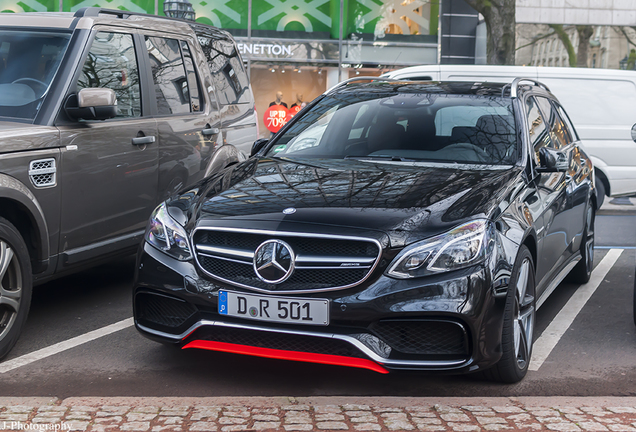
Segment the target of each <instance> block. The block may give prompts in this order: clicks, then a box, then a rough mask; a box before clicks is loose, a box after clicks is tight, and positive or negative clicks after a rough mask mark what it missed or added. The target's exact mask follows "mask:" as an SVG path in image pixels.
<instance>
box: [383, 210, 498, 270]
mask: <svg viewBox="0 0 636 432" xmlns="http://www.w3.org/2000/svg"><path fill="white" fill-rule="evenodd" d="M492 229H493V228H492V225H491V224H490V223H488V222H487V221H485V220H477V221H473V222H469V223H467V224H464V225H461V226H459V227H457V228H455V229H453V230H451V231H449V232H447V233H445V234H441V235H439V236H436V237H432V238H429V239H426V240H424V241H421V242H417V243H414V244H412V245H410V246H407V247H406V248H404V250H403V251H402V252H400V253H399V254H398V256H397V257H395V259H394V260H393V262H392V263H391V265H390V266H389V269H388V270H387V271H386V275H387V276H390V277H394V278H397V279H409V278H414V277H419V276H425V275H429V274H435V273H440V272H445V271H450V270H457V269H460V268H464V267H468V266H471V265H474V264H477V263H479V262H481V261H483V259H484V258H485V256H486V249H487V248H488V242H489V240H490V239H492V238H493V237H492Z"/></svg>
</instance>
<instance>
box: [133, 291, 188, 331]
mask: <svg viewBox="0 0 636 432" xmlns="http://www.w3.org/2000/svg"><path fill="white" fill-rule="evenodd" d="M135 308H136V310H137V320H138V321H139V322H140V323H142V324H144V323H146V324H150V325H151V326H152V324H159V325H161V326H166V327H172V328H176V327H179V326H181V325H182V324H184V323H185V322H186V321H187V320H188V319H189V318H190V317H191V316H192V315H194V314H195V313H196V308H195V307H194V306H192V305H191V304H189V303H186V302H185V301H183V300H180V299H175V298H172V297H166V296H163V295H158V294H150V293H140V294H137V296H136V297H135Z"/></svg>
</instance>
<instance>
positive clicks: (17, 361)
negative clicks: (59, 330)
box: [0, 318, 134, 374]
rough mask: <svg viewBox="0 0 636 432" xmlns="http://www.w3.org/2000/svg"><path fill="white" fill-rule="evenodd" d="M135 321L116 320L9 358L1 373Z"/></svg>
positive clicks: (112, 331)
mask: <svg viewBox="0 0 636 432" xmlns="http://www.w3.org/2000/svg"><path fill="white" fill-rule="evenodd" d="M133 324H134V321H133V319H132V318H126V319H125V320H122V321H119V322H116V323H115V324H111V325H108V326H106V327H102V328H99V329H97V330H93V331H92V332H88V333H84V334H83V335H80V336H77V337H74V338H71V339H68V340H65V341H63V342H59V343H56V344H54V345H51V346H48V347H46V348H42V349H40V350H37V351H33V352H31V353H29V354H25V355H23V356H21V357H16V358H14V359H12V360H8V361H6V362H4V363H0V374H1V373H6V372H9V371H12V370H14V369H17V368H19V367H22V366H26V365H28V364H30V363H33V362H35V361H38V360H42V359H44V358H46V357H50V356H52V355H55V354H58V353H61V352H62V351H66V350H68V349H71V348H75V347H76V346H79V345H82V344H85V343H86V342H90V341H93V340H95V339H99V338H101V337H104V336H108V335H109V334H111V333H115V332H118V331H120V330H123V329H125V328H128V327H132V325H133Z"/></svg>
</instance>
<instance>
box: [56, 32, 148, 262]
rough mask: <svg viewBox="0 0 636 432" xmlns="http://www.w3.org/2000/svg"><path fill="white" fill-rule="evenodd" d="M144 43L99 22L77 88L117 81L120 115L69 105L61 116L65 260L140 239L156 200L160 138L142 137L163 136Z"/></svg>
mask: <svg viewBox="0 0 636 432" xmlns="http://www.w3.org/2000/svg"><path fill="white" fill-rule="evenodd" d="M144 49H145V47H144V46H143V39H142V38H141V37H140V35H137V34H134V33H133V32H129V31H127V30H122V29H118V28H109V27H105V26H100V27H97V28H95V29H94V30H93V33H92V35H91V39H90V42H89V48H88V50H87V53H86V54H85V60H84V61H83V63H80V64H81V66H80V67H79V68H78V69H79V70H78V71H77V73H76V78H75V85H74V87H73V88H72V89H71V91H70V93H77V92H78V91H79V90H80V89H82V88H87V87H103V88H110V89H113V90H114V91H115V93H116V95H117V103H118V105H117V107H118V110H117V116H116V117H115V118H112V119H109V120H105V121H99V120H95V121H84V120H80V121H69V119H67V118H66V117H65V115H64V113H63V112H62V113H60V117H59V118H58V127H59V129H60V141H61V147H62V155H61V159H62V165H61V170H60V172H61V176H60V177H61V186H62V199H61V207H60V208H61V232H60V238H61V242H60V245H61V246H60V253H61V254H62V260H61V261H60V267H62V268H64V267H68V266H70V265H73V264H75V263H79V262H81V261H84V260H85V259H90V258H94V257H96V256H98V255H104V254H107V253H108V251H110V250H112V251H117V250H120V249H121V248H122V247H126V246H130V247H136V245H137V244H138V243H139V240H140V239H141V237H142V236H143V232H144V228H145V225H146V222H147V219H148V217H149V215H150V213H151V212H152V209H153V208H154V207H155V205H156V203H157V165H158V162H157V161H158V148H157V143H156V142H154V143H148V144H141V145H140V144H139V140H138V138H143V137H146V138H147V140H152V138H151V137H156V136H157V128H156V121H155V119H154V118H152V117H149V116H148V114H149V113H148V107H147V98H146V97H145V96H146V94H147V91H146V89H145V88H144V80H143V79H142V78H143V71H144V69H143V63H142V62H140V61H139V59H140V57H141V55H143V53H144ZM140 66H141V67H140ZM140 78H141V79H140ZM65 119H66V121H65ZM155 141H156V138H155Z"/></svg>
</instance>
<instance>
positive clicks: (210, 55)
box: [198, 35, 249, 105]
mask: <svg viewBox="0 0 636 432" xmlns="http://www.w3.org/2000/svg"><path fill="white" fill-rule="evenodd" d="M198 39H199V44H200V45H201V48H202V49H203V52H204V53H205V55H206V58H207V60H208V66H209V68H210V72H211V73H212V79H213V81H214V86H215V87H216V91H217V92H218V93H217V94H218V97H219V102H220V103H221V104H222V105H227V104H235V103H239V102H243V101H245V97H244V96H246V95H247V94H248V91H249V87H248V79H247V73H246V72H245V69H244V68H243V64H242V62H241V59H240V57H239V56H238V53H237V51H236V49H235V47H234V44H233V43H232V42H230V41H227V40H222V39H212V38H210V37H207V36H201V35H200V36H199V37H198Z"/></svg>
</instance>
